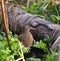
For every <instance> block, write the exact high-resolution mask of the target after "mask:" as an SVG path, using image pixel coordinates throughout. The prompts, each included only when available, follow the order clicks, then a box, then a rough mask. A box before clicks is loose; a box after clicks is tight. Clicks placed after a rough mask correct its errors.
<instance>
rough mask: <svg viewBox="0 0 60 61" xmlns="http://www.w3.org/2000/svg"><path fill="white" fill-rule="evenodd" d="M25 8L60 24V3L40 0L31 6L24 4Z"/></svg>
mask: <svg viewBox="0 0 60 61" xmlns="http://www.w3.org/2000/svg"><path fill="white" fill-rule="evenodd" d="M23 10H25V11H26V12H28V13H32V14H36V15H40V16H42V18H43V19H45V20H48V21H50V22H53V23H58V24H59V20H60V5H56V4H55V3H53V2H51V1H50V0H39V1H38V3H33V4H32V5H30V7H29V8H27V7H24V6H23Z"/></svg>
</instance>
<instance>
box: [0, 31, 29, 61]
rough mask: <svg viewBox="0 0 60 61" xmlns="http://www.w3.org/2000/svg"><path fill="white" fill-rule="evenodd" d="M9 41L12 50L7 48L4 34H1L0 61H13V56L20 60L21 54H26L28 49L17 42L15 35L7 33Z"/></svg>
mask: <svg viewBox="0 0 60 61" xmlns="http://www.w3.org/2000/svg"><path fill="white" fill-rule="evenodd" d="M9 40H10V45H11V49H12V50H10V49H9V47H8V44H7V39H6V35H5V33H4V32H2V33H1V34H0V61H14V60H15V58H14V57H15V56H17V57H18V58H22V52H23V53H28V51H29V49H28V48H26V47H24V45H23V44H22V43H21V42H19V41H18V36H17V35H16V34H15V35H14V36H13V35H12V33H11V32H9ZM21 49H22V52H21Z"/></svg>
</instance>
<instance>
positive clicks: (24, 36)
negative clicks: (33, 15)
mask: <svg viewBox="0 0 60 61" xmlns="http://www.w3.org/2000/svg"><path fill="white" fill-rule="evenodd" d="M18 39H19V40H20V41H21V42H22V43H23V44H24V46H25V47H29V46H31V45H32V44H33V40H34V38H33V36H32V34H31V32H30V30H29V28H28V26H23V27H22V33H21V34H20V35H19V36H18Z"/></svg>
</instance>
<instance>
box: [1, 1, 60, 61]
mask: <svg viewBox="0 0 60 61" xmlns="http://www.w3.org/2000/svg"><path fill="white" fill-rule="evenodd" d="M10 1H11V2H12V1H13V2H14V3H16V4H20V1H23V0H10ZM24 1H26V0H24ZM32 2H33V3H32V4H31V5H30V7H29V8H27V7H26V6H23V7H22V8H23V10H25V11H26V12H28V13H32V14H35V15H39V16H41V17H42V18H43V19H45V20H47V21H50V22H53V23H57V24H60V6H59V5H56V4H55V3H54V2H51V1H50V0H38V2H35V0H33V1H32ZM8 34H9V40H10V44H11V49H12V51H13V52H12V51H11V50H10V49H9V47H8V44H7V39H6V35H5V33H4V32H2V33H1V34H0V61H15V56H17V57H18V58H22V57H23V56H24V55H22V52H23V53H28V52H29V51H30V47H28V48H26V47H25V46H24V45H23V44H22V43H21V42H19V40H18V36H17V35H16V34H15V35H12V33H11V32H9V33H8ZM43 41H44V42H47V43H49V44H50V43H51V39H50V38H49V36H48V35H46V36H45V38H44V40H43ZM43 41H42V40H40V41H38V42H35V43H34V44H33V45H32V46H33V47H36V48H39V49H42V50H43V51H44V52H47V53H48V54H44V58H43V59H40V58H35V57H30V58H27V59H26V61H55V60H54V59H55V56H56V55H57V53H56V52H55V51H53V52H52V54H51V53H50V52H49V50H48V48H47V46H46V44H45V43H44V42H43ZM49 46H50V45H49ZM21 50H22V52H21ZM11 52H12V53H11Z"/></svg>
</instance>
